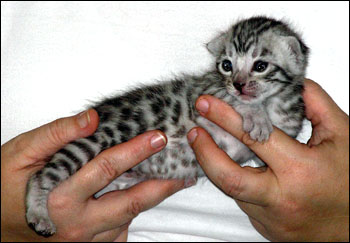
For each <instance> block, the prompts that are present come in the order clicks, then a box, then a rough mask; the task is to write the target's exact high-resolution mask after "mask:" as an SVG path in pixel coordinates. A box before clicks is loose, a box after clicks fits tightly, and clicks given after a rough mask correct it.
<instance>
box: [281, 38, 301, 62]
mask: <svg viewBox="0 0 350 243" xmlns="http://www.w3.org/2000/svg"><path fill="white" fill-rule="evenodd" d="M283 39H284V41H285V42H286V43H287V45H288V47H289V50H290V51H291V54H293V55H295V56H296V57H299V56H300V55H302V54H303V53H302V49H301V48H302V47H301V43H300V42H299V40H298V39H297V38H295V37H294V36H286V37H283Z"/></svg>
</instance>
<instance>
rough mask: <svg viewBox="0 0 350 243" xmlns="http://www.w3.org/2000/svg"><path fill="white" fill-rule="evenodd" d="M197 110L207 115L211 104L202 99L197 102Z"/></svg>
mask: <svg viewBox="0 0 350 243" xmlns="http://www.w3.org/2000/svg"><path fill="white" fill-rule="evenodd" d="M196 109H197V110H198V111H199V112H201V113H203V114H205V113H207V112H208V110H209V103H208V101H207V100H206V99H200V100H199V101H198V102H197V105H196Z"/></svg>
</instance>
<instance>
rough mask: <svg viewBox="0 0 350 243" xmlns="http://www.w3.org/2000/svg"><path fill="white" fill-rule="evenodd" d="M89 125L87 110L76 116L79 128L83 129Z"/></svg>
mask: <svg viewBox="0 0 350 243" xmlns="http://www.w3.org/2000/svg"><path fill="white" fill-rule="evenodd" d="M89 123H90V115H89V110H87V111H84V112H82V113H80V114H79V115H78V124H79V126H80V128H85V127H87V126H88V125H89Z"/></svg>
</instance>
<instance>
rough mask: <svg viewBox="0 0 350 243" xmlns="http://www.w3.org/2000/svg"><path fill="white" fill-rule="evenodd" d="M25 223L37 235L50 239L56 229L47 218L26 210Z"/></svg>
mask: <svg viewBox="0 0 350 243" xmlns="http://www.w3.org/2000/svg"><path fill="white" fill-rule="evenodd" d="M26 218H27V223H28V226H29V227H30V228H32V229H33V230H34V231H35V232H36V233H37V234H38V235H41V236H44V237H50V236H52V235H53V234H55V233H56V227H55V225H54V224H53V223H52V222H51V220H50V218H49V217H48V216H45V215H42V214H37V213H36V212H33V210H28V211H27V214H26Z"/></svg>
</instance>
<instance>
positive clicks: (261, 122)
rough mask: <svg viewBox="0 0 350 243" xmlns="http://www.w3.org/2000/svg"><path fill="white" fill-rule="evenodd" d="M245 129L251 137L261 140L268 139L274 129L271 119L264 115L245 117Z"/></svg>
mask: <svg viewBox="0 0 350 243" xmlns="http://www.w3.org/2000/svg"><path fill="white" fill-rule="evenodd" d="M243 130H244V131H245V132H248V133H249V135H250V138H251V139H253V140H256V141H259V142H263V141H267V140H268V139H269V136H270V133H271V132H272V130H273V127H272V123H271V121H270V120H269V119H268V118H266V117H264V116H257V115H255V116H251V115H247V116H245V117H244V119H243Z"/></svg>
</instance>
